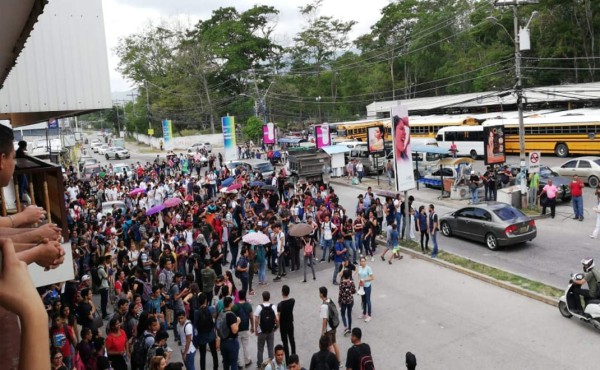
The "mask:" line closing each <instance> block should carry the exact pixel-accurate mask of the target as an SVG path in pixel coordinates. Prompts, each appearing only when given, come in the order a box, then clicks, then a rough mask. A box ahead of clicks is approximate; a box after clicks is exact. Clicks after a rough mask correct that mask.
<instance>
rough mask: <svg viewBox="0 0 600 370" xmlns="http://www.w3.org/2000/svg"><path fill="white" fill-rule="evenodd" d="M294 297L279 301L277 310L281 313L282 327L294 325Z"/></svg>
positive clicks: (280, 321) (280, 323)
mask: <svg viewBox="0 0 600 370" xmlns="http://www.w3.org/2000/svg"><path fill="white" fill-rule="evenodd" d="M295 304H296V300H295V299H294V298H290V299H286V300H285V301H281V302H279V304H278V305H277V312H278V313H279V326H280V328H282V329H284V330H285V329H291V328H293V327H294V305H295Z"/></svg>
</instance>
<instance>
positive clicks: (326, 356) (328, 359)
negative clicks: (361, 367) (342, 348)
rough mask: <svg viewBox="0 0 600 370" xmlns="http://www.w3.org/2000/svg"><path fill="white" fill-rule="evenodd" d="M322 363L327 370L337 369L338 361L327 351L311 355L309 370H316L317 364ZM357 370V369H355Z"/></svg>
mask: <svg viewBox="0 0 600 370" xmlns="http://www.w3.org/2000/svg"><path fill="white" fill-rule="evenodd" d="M320 363H324V364H326V365H327V368H329V370H337V369H339V365H338V361H337V358H336V357H335V355H334V354H333V353H331V352H329V351H328V350H323V351H319V352H317V353H315V354H313V355H312V358H311V359H310V367H309V370H314V369H316V368H317V364H320ZM357 369H358V368H357Z"/></svg>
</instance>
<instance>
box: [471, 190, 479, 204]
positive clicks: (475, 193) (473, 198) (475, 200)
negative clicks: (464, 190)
mask: <svg viewBox="0 0 600 370" xmlns="http://www.w3.org/2000/svg"><path fill="white" fill-rule="evenodd" d="M478 190H479V188H475V189H471V204H475V203H479V194H478V192H479V191H478Z"/></svg>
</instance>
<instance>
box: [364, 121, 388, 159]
mask: <svg viewBox="0 0 600 370" xmlns="http://www.w3.org/2000/svg"><path fill="white" fill-rule="evenodd" d="M367 140H368V141H367V142H368V145H369V152H370V153H380V152H383V148H384V143H385V131H384V128H383V126H375V127H369V128H367Z"/></svg>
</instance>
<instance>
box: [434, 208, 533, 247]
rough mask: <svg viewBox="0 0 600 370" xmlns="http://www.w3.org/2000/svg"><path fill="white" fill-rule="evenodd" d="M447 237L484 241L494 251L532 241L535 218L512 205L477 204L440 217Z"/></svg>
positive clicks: (441, 225) (441, 227) (441, 226)
mask: <svg viewBox="0 0 600 370" xmlns="http://www.w3.org/2000/svg"><path fill="white" fill-rule="evenodd" d="M440 229H441V231H442V234H444V236H447V237H450V236H453V235H455V236H459V237H463V238H466V239H471V240H474V241H476V242H483V243H485V245H486V246H487V247H488V248H489V249H490V250H497V249H498V248H499V247H504V246H508V245H514V244H519V243H524V242H526V241H531V240H533V239H534V238H535V237H536V236H537V227H536V226H535V221H534V220H533V219H532V218H531V217H529V216H527V215H525V214H524V213H523V212H521V211H520V210H518V209H516V208H515V207H513V206H511V205H510V204H506V203H500V202H486V203H480V204H473V205H470V206H468V207H464V208H461V209H459V210H457V211H455V212H452V213H448V214H446V215H444V216H441V217H440Z"/></svg>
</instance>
